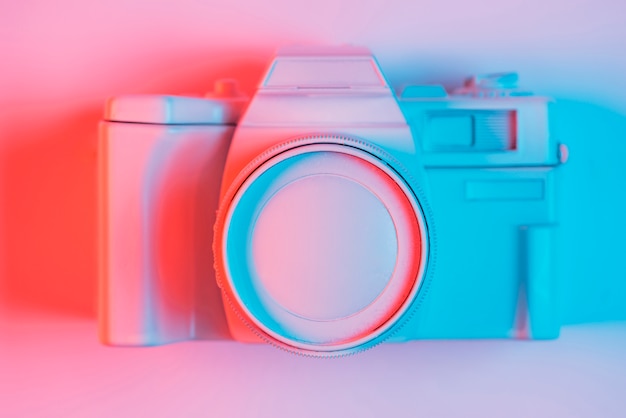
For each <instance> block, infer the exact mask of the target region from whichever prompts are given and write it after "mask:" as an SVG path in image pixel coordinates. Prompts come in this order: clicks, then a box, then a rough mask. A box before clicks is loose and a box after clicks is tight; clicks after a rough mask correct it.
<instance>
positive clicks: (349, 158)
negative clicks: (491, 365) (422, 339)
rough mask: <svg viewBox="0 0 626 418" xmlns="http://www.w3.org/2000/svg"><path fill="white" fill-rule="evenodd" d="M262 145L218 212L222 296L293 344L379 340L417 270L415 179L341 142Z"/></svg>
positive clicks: (403, 305)
mask: <svg viewBox="0 0 626 418" xmlns="http://www.w3.org/2000/svg"><path fill="white" fill-rule="evenodd" d="M269 154H270V155H269V157H268V158H267V159H266V160H265V161H260V162H258V163H257V164H256V167H249V168H248V171H249V174H248V175H246V176H245V179H243V180H242V181H241V183H240V184H239V185H236V187H235V188H233V190H232V191H233V193H232V197H230V198H229V196H227V198H229V200H228V201H226V204H228V207H223V208H222V209H221V211H220V215H218V216H219V217H221V218H223V225H222V226H220V220H218V230H217V231H216V233H217V234H216V240H217V239H219V240H220V241H216V262H217V268H218V274H219V275H220V276H221V277H222V278H221V280H222V283H221V286H222V289H223V290H224V292H225V296H226V297H227V298H228V299H229V301H230V302H231V305H232V306H233V307H234V308H235V310H236V311H238V313H239V315H240V316H241V317H242V319H244V321H246V322H248V323H249V325H251V326H252V327H254V328H255V330H256V331H257V333H258V334H260V335H261V336H262V337H264V338H265V339H267V340H269V341H270V342H272V343H274V344H277V345H280V346H282V347H283V348H287V349H290V350H292V351H299V352H306V353H309V354H316V353H320V354H322V355H324V353H325V355H329V354H330V355H332V354H343V353H345V352H351V351H354V350H357V349H360V348H367V347H368V346H371V345H373V344H375V343H376V342H378V340H381V339H383V338H384V336H385V334H386V333H388V331H389V330H390V329H391V328H392V327H393V326H394V325H395V324H396V323H397V322H398V321H399V320H400V318H401V317H402V315H403V314H404V313H405V312H406V311H407V309H408V308H409V306H410V304H411V302H412V301H413V300H414V299H415V296H416V294H417V292H418V290H419V287H420V284H421V279H422V276H423V273H424V272H423V270H424V264H425V263H424V261H425V256H426V252H427V240H426V226H425V222H424V218H423V215H422V213H421V209H420V206H419V204H418V202H417V200H416V198H415V196H414V194H413V193H412V191H411V188H410V187H409V186H408V185H407V184H406V182H405V181H404V180H403V178H402V177H400V176H399V175H398V174H397V172H395V171H394V170H393V169H391V168H390V167H389V166H388V165H387V164H385V163H384V162H383V161H381V160H380V159H379V158H378V157H376V156H374V155H372V154H371V153H369V152H366V151H364V150H359V149H356V148H354V147H351V146H346V145H343V144H333V143H316V144H308V145H304V146H297V147H293V148H291V149H287V150H285V151H282V150H281V152H274V153H269ZM218 245H219V246H220V248H219V249H218V248H217V246H218ZM221 268H223V271H220V270H221Z"/></svg>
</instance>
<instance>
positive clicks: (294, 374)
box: [0, 0, 626, 417]
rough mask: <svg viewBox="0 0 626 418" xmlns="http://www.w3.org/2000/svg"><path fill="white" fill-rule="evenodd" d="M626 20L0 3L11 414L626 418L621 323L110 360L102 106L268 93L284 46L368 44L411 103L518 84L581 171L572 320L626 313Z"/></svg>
mask: <svg viewBox="0 0 626 418" xmlns="http://www.w3.org/2000/svg"><path fill="white" fill-rule="evenodd" d="M625 13H626V5H625V3H623V2H620V1H616V0H604V1H590V0H581V1H566V0H556V1H552V2H545V1H543V0H526V1H521V0H520V1H517V0H515V1H508V2H501V1H496V0H480V1H474V2H462V1H434V0H428V1H420V2H413V1H408V0H404V1H402V0H395V1H394V0H390V1H384V2H382V1H378V2H377V1H370V0H367V1H364V0H349V1H333V0H320V1H315V2H313V1H310V2H296V1H284V0H268V1H262V2H261V1H253V0H236V1H226V0H221V1H196V0H182V1H177V2H173V1H170V2H167V1H158V2H155V1H141V0H131V1H121V0H108V1H104V0H99V1H92V2H75V1H69V0H62V1H56V2H47V1H43V0H39V1H34V0H31V1H22V2H8V1H5V2H3V3H2V4H1V5H0V53H1V54H2V55H1V56H2V65H1V66H0V92H2V93H1V94H0V307H2V306H5V307H7V306H10V307H11V309H12V311H0V315H1V317H2V318H4V319H3V321H2V325H1V327H0V415H1V416H64V417H66V416H72V415H74V416H112V415H118V416H124V415H130V416H136V415H145V416H165V415H179V414H180V413H181V411H183V412H186V415H195V416H209V415H211V416H228V415H232V416H284V417H287V416H346V415H348V416H351V415H352V416H354V415H359V416H368V415H369V416H381V415H388V416H393V415H407V416H415V415H417V412H416V411H419V412H424V415H426V416H472V415H475V416H547V417H548V416H549V417H554V416H568V417H569V416H574V417H575V416H589V417H611V416H615V417H617V416H624V414H625V412H624V411H626V401H625V400H624V398H623V392H624V390H623V388H624V387H626V377H625V376H626V367H625V360H624V358H625V357H626V356H625V355H624V353H625V352H626V337H625V331H624V325H623V324H622V325H610V324H606V325H596V326H587V325H585V326H580V327H574V328H565V329H564V331H563V337H562V338H561V339H560V340H558V341H554V342H546V343H525V342H501V341H465V342H445V341H440V342H413V343H409V344H403V345H386V346H383V347H380V348H378V349H376V350H375V351H371V352H368V353H365V354H361V355H359V356H356V357H352V358H348V359H344V360H338V361H337V360H333V361H326V362H324V361H318V360H309V359H303V358H300V357H295V356H291V355H287V354H284V353H282V352H280V351H278V350H275V349H272V348H270V347H266V346H251V345H241V344H236V343H232V342H219V343H215V342H213V343H211V342H206V343H205V342H194V343H183V344H178V345H171V346H165V347H158V348H151V349H112V348H107V347H103V346H100V345H99V344H98V342H97V340H96V324H95V322H94V320H93V318H94V316H95V300H96V295H95V292H96V279H95V278H96V245H95V243H96V203H95V198H96V188H95V185H96V182H95V178H96V177H95V175H96V170H95V161H96V157H95V152H96V135H97V131H96V126H97V122H98V120H99V119H100V117H101V115H102V110H103V104H104V101H105V99H106V98H107V97H109V96H113V95H117V94H128V93H203V92H204V91H208V90H211V89H212V85H213V82H214V80H215V79H217V78H220V77H234V78H238V79H239V80H240V81H241V83H242V87H243V90H244V91H246V92H247V93H250V92H251V91H252V90H253V87H254V86H255V85H256V83H257V81H258V79H259V78H260V77H261V75H262V72H263V71H264V69H265V66H266V65H267V64H268V62H269V60H270V59H271V56H272V54H273V51H274V49H275V48H276V47H279V46H283V45H285V44H292V43H342V42H349V43H354V44H360V45H365V46H368V47H370V48H371V49H372V50H373V52H374V53H375V54H376V55H377V57H378V59H379V61H380V64H381V66H382V68H383V70H384V71H385V73H386V74H387V76H388V77H389V81H390V82H391V84H392V85H393V86H394V87H400V86H401V85H403V84H407V83H410V82H443V83H445V84H446V85H447V86H452V87H455V86H459V85H460V84H461V80H462V78H463V77H465V76H467V75H469V74H472V73H480V72H489V71H502V70H517V71H519V72H520V74H521V80H522V81H521V84H522V85H523V86H528V87H531V88H532V89H534V90H535V91H536V92H538V93H541V94H545V95H552V96H555V97H556V98H557V99H559V100H560V101H561V103H563V104H564V106H563V107H561V109H565V110H561V113H560V114H558V115H557V116H559V117H561V118H562V120H561V122H560V125H561V126H562V127H564V128H563V130H562V131H561V135H563V136H564V137H565V139H566V140H567V141H568V144H569V145H571V146H570V150H571V155H572V157H571V161H570V163H569V165H568V167H570V168H567V170H570V171H566V174H565V176H564V177H565V180H566V182H565V184H566V187H564V191H563V195H564V199H566V200H565V204H566V206H569V207H576V208H577V210H579V212H578V213H579V214H578V215H575V214H571V213H572V212H570V215H567V216H566V218H565V219H564V222H563V224H564V225H566V226H567V225H569V226H570V227H572V228H571V231H572V232H571V233H570V235H568V236H567V237H566V240H565V241H566V246H565V250H564V258H565V259H566V260H567V264H566V265H565V273H566V274H569V276H568V281H567V283H568V288H567V289H566V291H565V296H566V297H569V298H570V304H569V305H568V306H566V307H565V312H566V313H565V318H566V321H570V322H581V321H584V320H586V319H587V318H599V319H607V318H608V319H610V318H615V317H620V318H623V317H626V315H625V314H624V308H623V307H624V306H626V305H625V304H624V294H625V293H624V292H625V291H626V287H625V286H626V280H623V279H624V277H626V270H625V267H624V264H623V263H621V260H622V259H623V239H621V238H620V240H619V241H617V240H616V241H615V242H619V243H620V245H615V246H611V247H610V248H608V249H606V251H602V252H601V251H600V250H597V248H600V247H601V246H599V245H597V243H598V242H600V243H602V242H604V241H605V240H607V239H614V240H615V239H616V238H615V237H620V236H621V235H620V233H621V232H626V226H625V225H624V222H623V221H619V220H620V219H623V213H624V209H625V208H626V207H625V206H624V203H623V201H619V200H616V199H615V198H613V196H615V195H616V193H619V190H623V184H622V183H620V182H618V180H619V179H623V178H624V170H623V159H624V158H626V148H625V145H624V144H625V142H624V141H623V139H624V135H625V134H626V127H625V123H624V115H625V114H626V101H625V100H624V93H623V92H624V91H626V77H625V76H624V74H626V59H625V58H624V54H623V49H624V39H626V25H624V16H625ZM572 115H575V116H574V117H572ZM612 179H613V180H612ZM611 180H612V181H613V183H611ZM620 187H621V188H620ZM616 191H617V192H616ZM588 196H593V197H595V200H587V199H581V198H586V197H588ZM567 199H569V200H567ZM620 202H621V203H620ZM599 207H604V208H606V209H605V210H604V211H602V212H596V211H598V208H599ZM588 213H600V215H599V216H597V217H596V218H595V219H594V221H593V222H589V221H588V220H587V218H586V217H583V216H586V214H588ZM581 214H582V215H581ZM588 243H592V244H591V245H588ZM589 278H593V279H594V280H593V286H589V285H588V284H589ZM18 309H19V310H21V309H26V310H34V311H36V312H37V315H36V316H29V317H27V318H22V319H19V318H18V317H17V316H16V315H17V314H16V313H15V312H17V310H18ZM57 315H61V316H57ZM390 411H391V412H390ZM183 415H185V414H183Z"/></svg>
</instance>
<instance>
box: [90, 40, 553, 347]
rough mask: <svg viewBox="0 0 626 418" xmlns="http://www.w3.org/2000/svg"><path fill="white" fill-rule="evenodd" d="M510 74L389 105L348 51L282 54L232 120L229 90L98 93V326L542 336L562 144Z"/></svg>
mask: <svg viewBox="0 0 626 418" xmlns="http://www.w3.org/2000/svg"><path fill="white" fill-rule="evenodd" d="M511 77H512V76H511V75H500V76H498V77H496V78H487V79H474V80H473V83H470V84H468V85H467V86H466V88H465V89H463V90H462V91H461V92H460V93H461V94H462V96H452V97H450V96H448V95H447V94H446V92H445V91H444V90H443V89H442V88H440V87H438V86H429V87H426V86H421V87H411V88H408V89H406V90H405V92H404V94H403V95H402V96H401V97H400V99H397V98H396V96H395V94H394V92H393V91H392V90H391V88H390V86H389V84H388V83H387V82H386V80H385V78H384V76H383V74H382V72H381V71H380V68H379V67H378V65H377V63H376V61H375V60H374V58H373V57H372V55H371V53H370V52H369V51H368V50H366V49H363V48H329V49H311V48H308V49H297V48H296V49H294V48H292V49H285V50H282V51H281V52H280V53H279V54H278V55H277V57H276V59H275V60H274V62H273V64H272V65H271V66H270V68H269V70H268V72H267V74H266V76H265V77H264V79H263V81H262V82H261V84H260V86H259V89H258V90H257V92H256V94H255V95H254V97H253V98H252V100H251V101H250V102H249V104H248V106H247V109H246V110H245V112H244V113H243V115H242V116H241V117H239V113H240V112H241V111H242V109H243V108H244V106H245V104H246V103H247V100H246V99H245V98H243V97H242V96H240V95H238V94H237V93H236V91H235V90H234V89H233V88H228V86H229V85H228V84H223V85H222V88H220V89H218V92H217V94H214V95H213V96H212V97H210V98H204V99H202V98H183V97H171V96H130V97H129V96H127V97H119V98H115V99H113V100H112V101H110V102H109V105H108V107H107V116H106V119H107V121H106V122H103V124H102V127H103V128H102V134H101V142H100V144H101V145H100V159H99V161H100V170H101V171H100V173H101V175H100V179H101V181H100V185H101V193H100V196H101V203H100V209H101V218H100V219H101V241H100V242H101V256H100V260H101V269H100V271H101V274H100V283H101V288H100V306H101V309H100V323H101V327H100V329H101V338H102V340H103V341H104V342H106V343H110V344H121V345H128V344H130V345H151V344H162V343H167V342H173V341H180V340H187V339H213V338H234V339H235V340H238V341H247V342H253V341H262V340H265V341H267V342H270V343H272V344H274V345H277V346H279V347H281V348H284V349H287V350H289V351H294V352H298V353H303V354H307V355H316V356H336V355H343V354H348V353H352V352H355V351H358V350H362V349H366V348H369V347H371V346H374V345H376V344H378V343H380V342H382V341H384V340H388V339H390V340H392V341H394V340H395V341H405V340H411V339H419V338H510V337H518V338H553V337H556V336H557V335H558V330H559V325H558V317H557V314H556V306H557V305H556V288H555V287H556V284H555V274H554V271H553V265H554V262H553V259H552V254H553V246H554V236H555V233H556V211H555V209H554V182H555V174H554V173H555V170H554V168H555V167H556V166H558V164H559V163H560V159H562V157H563V151H565V148H563V147H560V148H559V144H556V143H555V142H554V140H553V139H552V138H551V137H550V136H549V130H548V119H547V108H548V106H547V103H548V101H547V100H546V99H544V98H537V97H532V96H528V95H526V93H525V92H522V91H519V90H517V89H516V88H515V87H514V86H512V84H513V83H514V82H515V81H516V80H512V79H511ZM494 83H495V85H492V84H494ZM490 96H497V97H490ZM235 123H237V125H236V127H235V126H234V124H235ZM231 138H232V140H231ZM559 150H561V155H559V154H558V153H559ZM218 196H219V197H218ZM218 201H219V202H220V203H219V205H218ZM218 208H219V209H218ZM216 210H217V216H216V215H215V213H216ZM211 242H212V243H213V245H212V246H213V251H211ZM216 284H217V286H216ZM218 287H219V288H220V289H221V292H219V291H218ZM220 294H221V298H222V300H221V301H220V299H219V295H220ZM222 303H223V307H224V308H223V309H222ZM224 313H225V316H224ZM224 319H226V321H224ZM225 324H227V326H226V325H225Z"/></svg>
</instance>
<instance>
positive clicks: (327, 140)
mask: <svg viewBox="0 0 626 418" xmlns="http://www.w3.org/2000/svg"><path fill="white" fill-rule="evenodd" d="M324 144H328V145H341V146H346V147H350V148H353V149H355V150H357V151H360V152H365V153H367V154H368V155H370V156H371V157H374V158H375V159H376V160H378V161H379V162H380V163H382V164H384V165H385V166H387V167H388V168H390V169H391V170H392V171H393V172H394V173H395V174H396V175H397V176H398V177H399V178H400V179H401V180H402V181H403V182H404V183H405V186H407V189H408V191H409V192H410V193H411V194H412V195H413V197H414V202H415V203H416V205H417V206H418V208H417V209H418V210H420V211H421V215H422V219H423V222H424V225H423V231H422V234H424V235H425V237H426V240H425V241H426V243H427V246H426V248H425V249H424V251H425V252H426V254H425V257H424V263H423V264H424V265H423V268H422V273H421V280H420V277H417V278H416V282H417V281H419V283H416V286H417V287H418V289H417V290H416V293H415V294H414V295H413V300H412V301H411V302H410V303H409V304H408V305H407V306H406V310H405V311H404V313H403V314H402V315H401V316H400V317H398V318H396V319H395V323H392V324H391V325H390V326H389V329H387V330H385V331H383V332H382V333H381V334H379V335H377V336H374V337H372V339H370V340H367V341H365V342H364V343H363V344H361V345H357V346H353V347H349V348H339V349H337V350H319V351H317V350H310V349H304V348H302V347H296V346H293V345H290V344H288V343H286V342H284V341H281V340H278V339H276V338H275V337H273V336H272V335H269V334H267V333H266V332H265V331H264V330H263V329H261V328H260V327H259V326H258V325H256V324H254V321H252V320H251V319H250V318H247V315H246V314H244V313H245V312H247V309H244V308H243V307H242V306H240V302H239V301H238V298H237V297H236V296H235V295H234V293H233V292H234V290H233V289H231V286H230V285H229V284H228V283H226V282H225V281H227V279H226V277H224V276H225V274H226V270H227V268H226V262H225V261H224V253H223V251H224V250H223V247H222V244H223V239H224V237H223V236H222V231H223V230H224V226H225V223H226V220H227V218H228V212H229V210H230V208H231V204H232V202H233V200H234V199H235V196H236V195H237V193H238V192H239V190H240V188H241V187H242V185H243V184H244V183H245V182H246V181H247V179H248V178H249V177H250V176H251V175H253V173H254V172H255V171H256V170H257V169H259V168H260V167H261V166H262V165H263V164H265V163H266V162H268V161H270V160H271V159H273V158H275V157H277V156H279V155H280V154H282V153H284V152H287V151H290V150H293V149H296V148H300V147H305V146H309V145H324ZM433 224H434V222H433V214H432V210H431V208H430V206H429V205H428V204H427V201H426V199H425V194H424V192H423V190H422V188H421V186H420V185H419V184H418V183H417V182H416V181H415V179H414V178H413V176H412V175H411V173H410V172H409V171H408V170H406V169H405V168H404V167H403V166H402V164H400V163H399V162H398V161H397V159H396V158H395V157H393V156H392V155H390V154H388V153H387V152H385V151H383V150H382V149H380V148H378V147H376V146H374V145H372V144H370V143H369V142H367V141H364V140H359V139H352V138H348V137H344V136H340V135H329V134H312V135H308V136H305V137H297V138H294V139H291V140H287V141H285V142H282V143H280V144H278V145H275V146H272V147H270V148H268V149H267V150H265V151H264V152H263V153H261V154H259V155H258V156H257V157H256V158H255V159H254V160H252V161H251V162H250V163H249V164H247V165H246V167H245V168H244V169H243V170H242V171H241V172H240V173H239V174H238V175H237V177H236V178H235V181H234V182H233V183H232V184H231V186H230V187H229V189H228V191H227V192H226V194H225V197H224V199H223V200H222V202H221V204H220V208H219V210H218V213H217V221H216V223H215V226H214V231H215V235H214V241H213V252H214V255H215V257H214V267H215V271H216V279H217V284H218V286H219V287H220V288H221V289H222V293H223V296H224V298H225V299H226V301H227V302H228V305H229V306H230V308H231V309H232V310H233V311H234V313H235V314H236V316H237V317H238V318H239V320H241V321H242V322H243V323H244V324H245V325H246V326H247V328H249V329H250V330H251V331H252V332H253V333H254V334H255V335H257V336H258V337H260V338H261V339H262V340H264V341H266V342H268V343H270V344H272V345H274V346H276V347H278V348H281V349H282V350H285V351H288V352H291V353H295V354H299V355H304V356H309V357H343V356H347V355H351V354H354V353H357V352H359V351H363V350H367V349H369V348H372V347H374V346H376V345H378V344H380V343H381V342H383V341H385V340H386V339H388V338H389V337H391V336H392V335H394V334H396V333H397V332H398V331H399V330H400V329H402V327H403V326H404V325H405V324H406V323H407V322H408V321H409V320H410V318H411V317H412V316H413V314H414V312H415V311H416V310H417V309H418V308H419V306H420V305H421V303H422V300H423V299H424V297H425V296H426V295H427V293H428V289H429V287H430V281H431V279H432V276H433V270H434V266H435V252H436V241H435V236H436V235H435V233H434V225H433ZM405 302H406V300H405ZM400 307H403V305H402V304H401V305H400ZM398 310H400V308H399V309H398ZM397 312H398V311H396V313H397ZM394 315H395V314H393V315H390V317H389V318H390V319H391V318H393V316H394ZM381 326H382V325H381Z"/></svg>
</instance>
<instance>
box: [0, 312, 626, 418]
mask: <svg viewBox="0 0 626 418" xmlns="http://www.w3.org/2000/svg"><path fill="white" fill-rule="evenodd" d="M95 327H96V325H95V323H94V322H93V321H87V320H69V319H67V318H55V317H46V318H41V317H30V318H28V317H25V318H22V319H21V320H19V321H15V320H14V321H13V322H12V323H9V324H6V323H3V324H2V325H1V326H0V331H1V332H2V335H3V336H4V337H5V338H8V339H9V340H10V341H11V342H10V344H2V345H1V346H0V370H2V373H1V374H0V415H1V416H8V417H20V416H42V417H43V416H45V417H87V416H89V417H110V416H150V417H165V416H189V417H193V416H197V417H200V416H212V417H231V416H232V417H296V416H297V417H346V416H358V417H381V416H388V417H415V416H427V417H461V416H462V417H491V416H493V417H508V418H515V417H569V418H576V417H604V418H611V417H623V416H624V410H625V408H626V403H625V401H624V387H626V358H625V357H624V352H626V324H624V323H622V324H604V325H595V326H577V327H569V328H565V329H564V330H563V333H562V337H561V339H559V340H556V341H549V342H519V341H420V342H411V343H405V344H385V345H383V346H381V347H378V348H376V349H374V350H371V351H367V352H365V353H361V354H358V355H356V356H352V357H348V358H343V359H333V360H329V359H310V358H304V357H298V356H295V355H293V354H288V353H284V352H282V351H280V350H276V349H275V348H272V347H270V346H266V345H248V344H241V343H234V342H189V343H180V344H174V345H168V346H162V347H152V348H109V347H103V346H100V345H99V344H97V342H96V341H95V338H96V335H95V331H94V330H95Z"/></svg>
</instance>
